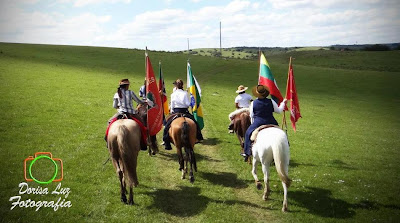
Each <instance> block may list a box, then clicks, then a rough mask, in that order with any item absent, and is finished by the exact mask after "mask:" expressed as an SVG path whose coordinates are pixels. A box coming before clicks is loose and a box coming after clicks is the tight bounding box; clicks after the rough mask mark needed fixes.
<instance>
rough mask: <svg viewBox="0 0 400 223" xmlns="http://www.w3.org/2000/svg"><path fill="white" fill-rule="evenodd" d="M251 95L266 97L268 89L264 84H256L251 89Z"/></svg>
mask: <svg viewBox="0 0 400 223" xmlns="http://www.w3.org/2000/svg"><path fill="white" fill-rule="evenodd" d="M252 92H253V95H254V96H256V97H257V98H266V97H267V96H268V95H269V89H268V87H267V86H265V85H260V84H259V85H257V86H254V87H253V89H252Z"/></svg>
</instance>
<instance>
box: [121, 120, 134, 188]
mask: <svg viewBox="0 0 400 223" xmlns="http://www.w3.org/2000/svg"><path fill="white" fill-rule="evenodd" d="M118 132H119V134H118V136H117V142H118V148H119V154H120V157H121V160H122V167H123V171H124V178H125V177H127V179H128V182H129V186H132V185H133V186H134V187H136V186H137V185H139V181H138V178H137V174H136V166H137V157H135V152H134V150H133V149H132V148H130V146H129V144H128V139H129V137H130V136H129V130H128V128H127V127H126V126H124V125H120V126H119V131H118Z"/></svg>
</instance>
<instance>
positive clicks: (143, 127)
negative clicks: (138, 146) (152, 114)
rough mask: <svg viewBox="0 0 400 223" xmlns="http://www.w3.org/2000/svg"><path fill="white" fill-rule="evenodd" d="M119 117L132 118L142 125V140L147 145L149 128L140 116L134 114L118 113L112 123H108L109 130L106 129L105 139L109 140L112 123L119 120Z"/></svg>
mask: <svg viewBox="0 0 400 223" xmlns="http://www.w3.org/2000/svg"><path fill="white" fill-rule="evenodd" d="M118 119H132V120H133V121H135V122H136V123H137V124H138V125H139V127H140V132H141V133H142V134H141V135H142V142H141V143H143V144H145V145H147V128H146V126H145V125H144V124H143V122H142V121H140V120H139V119H138V118H136V117H135V116H134V115H132V114H122V115H118V116H117V117H116V118H113V119H111V121H110V124H108V127H107V130H106V135H105V137H104V138H105V140H106V141H107V137H108V132H109V131H110V127H111V125H112V124H113V123H114V122H115V121H117V120H118Z"/></svg>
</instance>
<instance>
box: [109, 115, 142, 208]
mask: <svg viewBox="0 0 400 223" xmlns="http://www.w3.org/2000/svg"><path fill="white" fill-rule="evenodd" d="M140 140H141V132H140V127H139V125H138V124H137V123H136V122H135V121H133V120H131V119H120V120H117V121H115V122H114V123H113V124H112V125H111V126H110V129H109V132H108V137H107V143H108V148H109V150H110V155H111V158H112V163H113V165H114V168H115V169H116V173H117V175H118V176H119V182H120V184H121V201H122V202H124V203H127V201H126V195H125V194H126V183H128V186H129V201H128V204H130V205H132V204H133V203H134V202H133V191H132V187H136V186H137V185H138V184H139V181H138V179H137V174H136V167H137V157H138V155H139V151H140Z"/></svg>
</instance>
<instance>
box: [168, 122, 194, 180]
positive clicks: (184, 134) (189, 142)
mask: <svg viewBox="0 0 400 223" xmlns="http://www.w3.org/2000/svg"><path fill="white" fill-rule="evenodd" d="M196 133H197V128H196V123H194V121H193V120H192V119H190V118H186V117H179V118H176V119H175V120H173V121H172V123H171V127H170V129H169V135H170V137H171V139H172V140H171V142H172V143H173V144H174V145H175V147H176V152H177V153H178V161H179V170H181V171H182V179H185V175H186V174H187V169H188V162H189V163H190V172H189V180H190V182H191V183H193V182H194V176H193V169H194V170H195V171H196V172H197V165H196V157H195V155H194V150H193V148H194V144H195V143H196ZM182 147H184V148H185V156H183V154H182Z"/></svg>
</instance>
